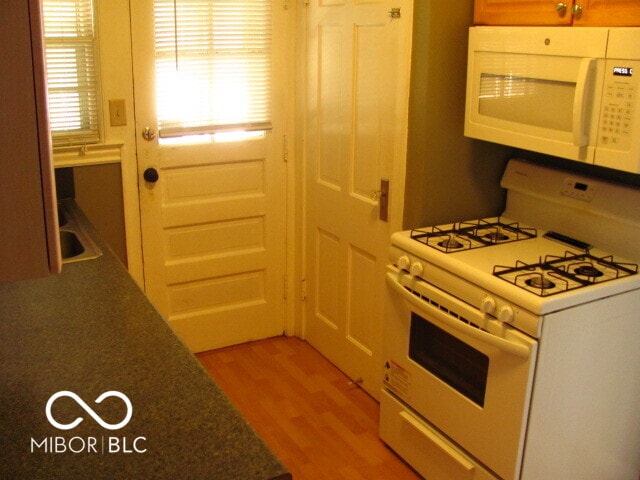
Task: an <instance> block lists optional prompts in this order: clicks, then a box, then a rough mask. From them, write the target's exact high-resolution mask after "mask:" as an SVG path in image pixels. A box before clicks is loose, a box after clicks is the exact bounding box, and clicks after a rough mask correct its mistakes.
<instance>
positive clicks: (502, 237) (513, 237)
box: [411, 218, 537, 253]
mask: <svg viewBox="0 0 640 480" xmlns="http://www.w3.org/2000/svg"><path fill="white" fill-rule="evenodd" d="M536 236H537V232H536V230H535V229H534V228H526V227H521V226H520V225H519V224H518V223H506V222H503V221H502V220H501V219H500V218H497V219H496V218H493V219H480V220H472V221H468V222H460V223H454V224H452V225H450V226H446V227H443V226H436V227H428V228H418V229H414V230H412V231H411V238H412V239H414V240H417V241H419V242H421V243H424V244H425V245H428V246H430V247H432V248H435V249H437V250H440V251H442V252H444V253H453V252H458V251H461V250H471V249H473V248H480V247H488V246H491V245H498V244H502V243H508V242H515V241H519V240H527V239H530V238H535V237H536Z"/></svg>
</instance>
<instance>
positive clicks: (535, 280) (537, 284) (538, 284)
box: [524, 274, 556, 290]
mask: <svg viewBox="0 0 640 480" xmlns="http://www.w3.org/2000/svg"><path fill="white" fill-rule="evenodd" d="M524 283H526V284H527V285H529V286H530V287H532V288H539V289H542V290H546V289H549V288H554V287H555V286H556V284H555V283H553V282H552V281H551V280H549V279H548V278H547V277H545V276H544V275H542V274H536V275H534V276H533V277H531V278H529V279H528V280H525V282H524Z"/></svg>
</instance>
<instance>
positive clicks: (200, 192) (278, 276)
mask: <svg viewBox="0 0 640 480" xmlns="http://www.w3.org/2000/svg"><path fill="white" fill-rule="evenodd" d="M273 3H274V4H275V3H277V2H273ZM130 6H131V25H132V27H131V28H132V43H133V65H134V82H135V85H134V86H135V91H134V93H135V110H136V135H137V139H136V142H137V152H138V170H139V172H138V173H139V194H140V205H141V207H140V208H141V223H142V243H143V259H144V277H145V290H146V293H147V295H148V296H149V297H150V299H151V300H152V302H153V303H154V304H155V305H156V307H157V308H158V309H159V310H160V312H161V313H162V314H163V315H164V316H165V318H167V319H168V321H169V322H170V324H171V325H172V327H173V328H174V330H175V331H176V333H177V334H178V335H179V336H180V337H181V338H182V340H183V341H184V342H185V343H186V344H187V346H188V347H189V348H190V349H191V350H192V351H203V350H208V349H212V348H218V347H221V346H225V345H231V344H236V343H241V342H245V341H249V340H253V339H259V338H266V337H269V336H274V335H281V334H282V333H283V331H284V328H285V320H286V319H285V303H284V295H285V292H284V289H285V242H286V237H285V211H286V209H285V191H286V188H285V187H286V183H285V182H286V163H285V161H284V152H283V144H284V142H283V136H284V134H285V132H284V130H283V128H284V127H283V125H284V121H283V106H282V105H281V104H280V100H281V99H283V98H284V94H283V92H281V91H279V90H278V88H283V87H279V85H284V82H281V81H279V78H280V77H281V76H282V73H281V72H278V71H276V70H275V68H276V66H280V67H282V66H283V65H286V62H285V61H283V59H282V58H280V56H282V55H283V53H281V52H284V51H285V49H284V48H281V47H282V45H281V43H282V41H283V40H282V38H285V36H284V34H283V33H281V32H282V31H283V30H284V28H286V25H285V26H283V25H284V22H283V19H282V15H283V13H281V12H282V9H280V8H276V7H275V6H274V7H273V16H272V20H273V35H274V40H273V46H272V52H273V55H274V59H273V62H272V65H274V71H273V81H272V85H273V86H274V87H273V92H272V97H271V98H272V103H273V106H272V118H271V122H272V126H273V128H272V130H270V131H268V132H267V133H266V134H265V135H263V136H261V137H258V138H252V139H244V140H236V141H223V142H219V141H206V142H204V143H193V142H192V143H184V144H174V145H167V144H162V143H161V142H159V140H158V135H157V134H156V135H155V137H154V138H151V139H149V138H146V139H145V138H144V137H143V135H142V133H143V131H144V129H145V128H149V129H150V130H151V131H152V132H154V133H155V132H157V130H158V120H157V109H156V93H155V68H154V64H155V54H154V52H155V44H154V0H135V1H131V2H130ZM147 137H149V136H147ZM149 168H152V169H154V170H155V172H157V181H155V182H153V181H148V180H145V179H144V172H145V171H146V170H147V169H149Z"/></svg>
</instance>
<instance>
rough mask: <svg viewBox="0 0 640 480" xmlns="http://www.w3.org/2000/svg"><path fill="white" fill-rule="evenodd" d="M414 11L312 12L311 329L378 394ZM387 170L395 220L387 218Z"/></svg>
mask: <svg viewBox="0 0 640 480" xmlns="http://www.w3.org/2000/svg"><path fill="white" fill-rule="evenodd" d="M392 8H400V10H401V18H396V19H392V18H391V17H390V15H389V12H390V10H391V9H392ZM411 17H412V15H411V2H410V1H399V2H389V1H386V0H379V1H375V0H374V1H370V2H366V3H363V2H356V1H351V0H349V1H336V2H329V3H328V2H326V1H322V2H317V1H316V2H311V3H310V4H309V12H308V34H307V75H308V76H307V86H306V88H307V95H306V115H307V130H306V132H305V139H306V152H305V153H306V159H307V175H306V193H307V197H306V202H307V203H306V207H307V213H306V232H307V236H306V237H307V240H306V241H307V248H306V252H307V257H306V266H307V283H308V285H307V292H308V298H307V310H306V330H305V333H306V338H307V339H308V340H309V342H310V343H311V344H313V345H314V346H315V347H316V348H318V349H319V350H320V351H321V352H322V353H323V354H324V355H325V356H327V357H328V358H329V359H330V360H331V361H332V362H333V363H335V364H336V365H337V366H338V367H339V368H341V369H342V370H343V371H344V372H345V373H347V375H349V376H350V377H352V378H353V379H360V380H361V381H362V386H363V387H364V388H365V389H366V390H367V391H368V392H369V393H371V394H372V395H374V396H376V397H377V396H378V391H379V388H380V384H381V377H382V372H381V360H380V354H381V352H380V349H381V340H382V336H381V335H382V334H381V329H382V310H383V308H382V298H383V292H384V288H385V287H384V267H385V264H386V259H387V251H388V242H389V236H390V234H391V231H392V230H393V229H398V228H399V227H400V215H401V209H402V202H401V200H399V198H401V197H402V196H403V192H402V188H403V185H404V179H403V178H402V175H401V173H402V172H403V171H404V168H403V166H404V152H405V148H406V140H405V138H406V126H407V125H406V124H407V120H406V115H407V105H408V90H407V87H408V75H409V55H410V34H411V22H412V18H411ZM399 172H400V174H399ZM382 178H386V179H389V181H390V185H391V197H392V198H391V199H390V200H392V208H391V210H390V212H391V217H392V218H391V222H390V223H388V222H385V221H382V220H380V218H379V210H380V208H379V205H378V197H376V192H377V191H378V190H379V189H380V180H381V179H382ZM394 195H396V196H397V197H396V198H393V196H394Z"/></svg>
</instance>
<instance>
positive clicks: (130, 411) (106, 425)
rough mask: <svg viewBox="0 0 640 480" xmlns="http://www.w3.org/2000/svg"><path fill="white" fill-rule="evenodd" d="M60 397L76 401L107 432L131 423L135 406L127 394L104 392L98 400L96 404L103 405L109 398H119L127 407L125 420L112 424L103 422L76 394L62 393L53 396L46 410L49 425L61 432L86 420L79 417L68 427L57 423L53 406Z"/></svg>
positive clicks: (112, 391)
mask: <svg viewBox="0 0 640 480" xmlns="http://www.w3.org/2000/svg"><path fill="white" fill-rule="evenodd" d="M60 397H69V398H72V399H73V400H75V401H76V403H77V404H78V405H80V406H81V407H82V408H83V409H84V411H85V412H87V413H88V414H89V415H91V418H93V419H94V420H95V421H96V422H98V424H100V426H101V427H102V428H106V429H107V430H119V429H120V428H122V427H124V426H125V425H126V424H127V423H129V420H131V416H132V415H133V406H132V405H131V401H130V400H129V398H128V397H127V396H126V395H125V394H123V393H120V392H116V391H115V390H110V391H108V392H104V393H103V394H102V395H100V396H99V397H98V398H96V400H95V403H102V401H103V400H104V399H105V398H109V397H118V398H119V399H121V400H122V401H123V402H124V403H125V405H126V406H127V415H126V416H125V417H124V420H122V421H121V422H120V423H116V424H110V423H107V422H105V421H104V420H102V418H100V417H99V416H98V414H97V413H96V412H94V411H93V409H92V408H91V407H90V406H89V405H87V404H86V403H85V401H84V400H82V399H81V398H80V397H79V396H78V395H76V394H75V393H73V392H68V391H61V392H58V393H54V394H53V395H51V397H50V398H49V400H48V401H47V408H46V414H47V419H48V420H49V423H50V424H51V425H53V426H54V427H56V428H58V429H60V430H71V429H72V428H75V427H77V426H78V425H79V424H80V422H82V420H84V419H83V418H82V417H78V418H76V419H75V420H74V421H73V422H71V423H68V424H66V425H65V424H64V423H59V422H57V421H56V420H55V419H54V418H53V416H52V415H51V406H52V405H53V402H55V401H56V400H57V399H58V398H60Z"/></svg>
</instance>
